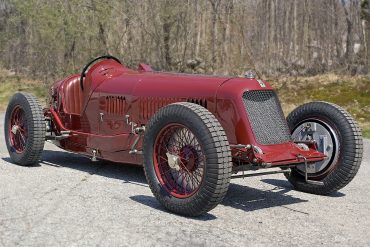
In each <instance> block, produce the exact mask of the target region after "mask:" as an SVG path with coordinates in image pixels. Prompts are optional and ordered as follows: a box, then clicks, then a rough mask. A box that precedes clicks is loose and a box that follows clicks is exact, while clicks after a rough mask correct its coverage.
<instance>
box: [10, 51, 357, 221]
mask: <svg viewBox="0 0 370 247" xmlns="http://www.w3.org/2000/svg"><path fill="white" fill-rule="evenodd" d="M98 60H102V61H98ZM4 126H5V138H6V144H7V148H8V151H9V155H10V157H11V159H12V161H13V162H14V163H17V164H21V165H31V164H34V163H36V162H38V160H39V159H40V158H41V153H42V150H43V147H44V141H45V140H47V141H51V142H53V143H54V144H55V145H57V146H59V147H61V148H62V149H64V150H68V151H71V152H75V153H79V154H82V155H85V156H88V157H91V160H92V161H97V160H109V161H113V162H119V163H124V164H133V165H144V171H145V175H146V178H147V181H148V184H149V187H150V188H151V190H152V192H153V194H154V195H155V197H156V198H157V199H158V201H159V202H160V203H161V204H162V205H163V206H164V207H166V208H167V209H169V210H170V211H172V212H175V213H178V214H182V215H186V216H198V215H201V214H203V213H205V212H207V211H209V210H211V209H212V208H214V207H215V206H216V205H217V204H218V203H220V202H221V201H222V199H223V198H224V196H225V195H226V192H227V189H228V186H229V183H230V179H231V178H240V177H248V176H256V175H266V174H273V173H284V175H285V176H286V177H287V178H288V180H289V182H291V183H292V184H293V185H294V187H295V188H297V189H298V190H301V191H305V192H309V193H314V194H329V193H332V192H335V191H337V190H339V189H341V188H343V187H344V186H345V185H347V184H348V183H349V182H350V181H351V180H352V179H353V177H354V176H355V174H356V173H357V171H358V169H359V167H360V163H361V158H362V137H361V131H360V129H359V128H358V126H357V124H356V122H355V120H354V119H353V118H352V117H351V116H350V115H349V114H348V113H347V112H346V111H345V110H344V109H342V108H341V107H339V106H337V105H334V104H331V103H327V102H311V103H306V104H304V105H302V106H299V107H297V108H296V109H295V110H294V111H293V112H291V113H290V114H289V116H288V117H287V120H286V119H285V117H284V114H283V111H282V108H281V105H280V102H279V100H278V97H277V95H276V92H275V91H274V90H273V88H272V87H271V85H270V84H269V83H268V82H266V81H264V80H260V79H256V78H254V76H253V75H251V74H250V73H249V74H248V75H247V76H246V77H231V76H229V77H221V76H206V75H192V74H181V73H168V72H157V71H154V70H153V69H152V68H151V67H150V66H149V65H146V64H139V66H138V68H137V69H129V68H127V67H125V66H124V65H122V64H121V62H120V61H119V59H117V58H115V57H112V56H110V55H107V56H102V57H98V58H96V59H94V60H92V61H91V62H89V63H88V64H87V65H86V66H85V67H84V69H83V70H82V72H81V73H80V74H75V75H71V76H69V77H67V78H65V79H63V80H60V81H57V82H55V83H54V84H53V85H52V86H51V88H50V103H49V106H48V107H46V108H44V109H42V108H41V106H40V105H39V103H38V101H37V99H36V98H35V97H34V96H32V95H30V94H27V93H16V94H15V95H14V96H13V97H12V98H11V100H10V102H9V105H8V108H7V113H6V117H5V125H4ZM267 168H278V169H277V170H276V169H275V170H269V171H267V172H259V173H252V174H251V173H245V172H248V171H251V170H252V171H253V170H259V169H267ZM240 172H241V173H242V174H240ZM238 173H239V174H238ZM232 174H234V175H232Z"/></svg>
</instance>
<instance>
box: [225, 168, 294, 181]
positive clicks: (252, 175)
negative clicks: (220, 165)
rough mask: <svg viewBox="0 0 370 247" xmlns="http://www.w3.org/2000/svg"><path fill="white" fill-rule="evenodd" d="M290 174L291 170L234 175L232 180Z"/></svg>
mask: <svg viewBox="0 0 370 247" xmlns="http://www.w3.org/2000/svg"><path fill="white" fill-rule="evenodd" d="M289 172H290V169H286V170H281V171H271V172H258V173H250V174H242V175H234V176H231V179H233V178H246V177H257V176H263V175H271V174H279V173H289Z"/></svg>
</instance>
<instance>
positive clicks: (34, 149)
mask: <svg viewBox="0 0 370 247" xmlns="http://www.w3.org/2000/svg"><path fill="white" fill-rule="evenodd" d="M4 130H5V142H6V146H7V149H8V152H9V155H10V159H11V160H12V161H13V162H14V163H16V164H19V165H24V166H29V165H33V164H35V163H37V162H38V161H39V159H40V157H41V154H42V150H43V148H44V143H45V121H44V115H43V112H42V108H41V106H40V104H39V102H38V100H37V99H36V97H35V96H33V95H32V94H29V93H16V94H15V95H14V96H13V97H12V98H11V99H10V101H9V104H8V108H7V110H6V114H5V123H4Z"/></svg>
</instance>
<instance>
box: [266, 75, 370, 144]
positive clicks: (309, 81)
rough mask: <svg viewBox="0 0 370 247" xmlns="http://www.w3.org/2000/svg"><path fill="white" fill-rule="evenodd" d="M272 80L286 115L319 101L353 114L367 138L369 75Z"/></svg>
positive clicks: (368, 133) (368, 131) (369, 92)
mask: <svg viewBox="0 0 370 247" xmlns="http://www.w3.org/2000/svg"><path fill="white" fill-rule="evenodd" d="M271 83H272V84H273V85H274V86H275V88H276V89H277V92H278V94H279V97H280V100H281V102H282V106H283V109H284V112H285V113H286V114H287V113H289V112H290V111H292V110H293V109H294V108H295V107H297V106H298V105H300V104H303V103H306V102H309V101H314V100H322V101H328V102H332V103H335V104H337V105H339V106H342V107H343V108H345V109H346V110H347V111H348V112H350V113H351V114H352V116H354V118H355V119H356V120H357V122H358V123H359V125H360V127H361V128H362V130H363V136H364V137H366V138H370V78H369V77H365V76H356V77H349V76H339V75H332V74H327V75H321V76H315V77H298V78H291V77H290V78H278V79H276V80H274V79H272V80H271Z"/></svg>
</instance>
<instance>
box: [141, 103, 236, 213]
mask: <svg viewBox="0 0 370 247" xmlns="http://www.w3.org/2000/svg"><path fill="white" fill-rule="evenodd" d="M144 170H145V175H146V178H147V181H148V183H149V186H150V189H151V190H152V192H153V194H154V196H155V197H156V198H157V200H158V201H159V202H160V203H161V204H162V205H163V206H164V207H166V208H167V209H168V210H170V211H172V212H175V213H177V214H181V215H186V216H198V215H201V214H203V213H205V212H207V211H209V210H211V209H212V208H214V207H216V206H217V204H218V203H220V202H221V201H222V199H223V198H224V196H225V194H226V192H227V189H228V187H229V183H230V176H231V151H230V145H229V142H228V140H227V138H226V134H225V132H224V130H223V128H222V127H221V125H220V123H219V122H218V121H217V119H216V118H215V117H214V116H213V115H212V113H210V112H209V111H208V110H207V109H206V108H204V107H202V106H199V105H196V104H192V103H175V104H171V105H168V106H166V107H163V108H162V109H160V110H159V111H158V113H156V114H155V115H154V116H153V118H152V119H151V120H150V121H149V123H148V125H147V131H146V133H145V137H144Z"/></svg>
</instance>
